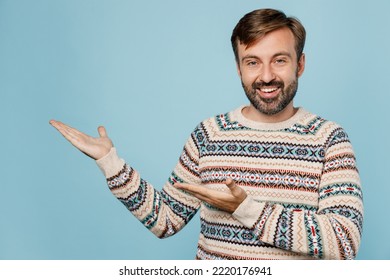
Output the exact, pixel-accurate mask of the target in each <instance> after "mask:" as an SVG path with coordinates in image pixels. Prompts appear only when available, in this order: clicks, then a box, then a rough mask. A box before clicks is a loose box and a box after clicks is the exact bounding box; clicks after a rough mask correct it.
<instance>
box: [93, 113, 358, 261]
mask: <svg viewBox="0 0 390 280" xmlns="http://www.w3.org/2000/svg"><path fill="white" fill-rule="evenodd" d="M242 108H243V106H242V107H240V108H237V109H236V110H234V111H232V112H229V113H227V114H221V115H218V116H216V117H213V118H209V119H207V120H205V121H203V122H202V123H200V124H199V125H198V126H197V127H196V128H195V130H194V131H193V132H192V134H191V136H190V137H189V139H188V141H187V142H186V144H185V146H184V148H183V152H182V153H181V156H180V158H179V161H178V163H177V165H176V167H175V168H174V170H173V172H172V174H171V175H170V177H169V179H168V181H167V182H166V184H165V185H164V187H163V189H162V190H161V191H158V190H156V189H154V188H153V186H152V185H151V184H150V183H148V182H146V181H145V180H143V179H142V178H141V177H140V174H139V173H138V172H137V171H136V170H135V169H133V168H132V167H130V166H129V165H128V164H127V163H125V161H124V160H122V159H120V158H119V157H118V155H117V153H116V150H115V148H112V150H111V151H110V153H109V154H107V155H106V156H105V157H104V158H102V159H100V160H98V161H97V164H98V166H99V167H100V169H101V170H102V171H103V173H104V175H105V176H106V178H107V182H108V186H109V188H110V190H111V192H112V193H113V194H114V195H115V196H116V197H117V198H118V199H119V200H120V201H121V202H122V203H123V204H124V205H125V206H126V208H127V209H128V210H130V211H131V212H132V213H133V214H134V216H135V217H136V218H138V219H139V220H140V221H141V223H142V224H144V226H145V227H147V228H148V229H149V230H150V231H152V232H153V233H154V234H155V235H156V236H158V237H159V238H165V237H169V236H171V235H173V234H175V233H177V232H178V231H179V230H180V229H181V228H183V227H184V226H185V225H186V224H187V223H188V222H189V221H190V220H191V218H192V217H193V216H194V215H195V214H196V212H197V211H198V210H199V209H200V222H201V229H200V236H199V241H198V249H197V254H196V258H197V259H313V258H314V259H353V258H355V257H356V254H357V251H358V248H359V244H360V239H361V234H362V225H363V202H362V191H361V187H360V180H359V175H358V170H357V168H356V162H355V156H354V152H353V150H352V146H351V144H350V141H349V139H348V136H347V134H346V133H345V131H344V130H343V129H342V128H341V127H340V126H338V125H337V124H335V123H333V122H330V121H327V120H325V119H323V118H321V117H318V116H316V115H313V114H312V113H309V112H307V111H305V110H304V109H303V108H299V109H298V111H297V113H296V114H295V115H294V116H293V117H292V118H290V119H288V120H286V121H284V122H280V123H259V122H254V121H251V120H248V119H246V118H245V117H244V116H243V115H242V113H241V111H242ZM227 177H230V178H232V179H233V180H234V181H235V182H236V184H237V185H238V186H240V187H241V188H243V189H244V190H245V191H246V192H247V194H248V196H247V198H246V199H245V200H244V201H243V202H242V204H241V205H240V206H239V207H238V208H237V210H236V211H235V212H234V213H233V214H229V213H226V212H224V211H221V210H219V209H217V208H215V207H213V206H212V205H209V204H207V203H204V202H202V201H200V200H198V199H197V198H195V197H193V196H191V195H189V194H188V193H185V192H183V191H180V190H178V189H176V188H175V187H174V186H173V184H174V183H175V182H186V183H191V184H195V185H203V186H207V187H208V188H210V189H216V190H221V191H228V190H227V187H226V186H225V185H224V182H225V180H226V178H227Z"/></svg>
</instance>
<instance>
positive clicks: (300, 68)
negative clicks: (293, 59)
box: [297, 53, 306, 77]
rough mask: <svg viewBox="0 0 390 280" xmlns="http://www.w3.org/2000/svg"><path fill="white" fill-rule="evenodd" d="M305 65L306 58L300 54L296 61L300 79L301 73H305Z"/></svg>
mask: <svg viewBox="0 0 390 280" xmlns="http://www.w3.org/2000/svg"><path fill="white" fill-rule="evenodd" d="M305 63H306V57H305V54H304V53H302V54H301V57H300V58H299V60H298V71H297V74H298V77H300V76H301V75H302V74H303V71H305Z"/></svg>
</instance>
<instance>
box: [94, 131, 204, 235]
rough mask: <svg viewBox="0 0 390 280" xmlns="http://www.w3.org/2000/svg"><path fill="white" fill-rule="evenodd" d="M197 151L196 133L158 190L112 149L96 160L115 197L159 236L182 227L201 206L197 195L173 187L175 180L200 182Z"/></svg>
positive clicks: (169, 233) (170, 233)
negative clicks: (161, 187)
mask: <svg viewBox="0 0 390 280" xmlns="http://www.w3.org/2000/svg"><path fill="white" fill-rule="evenodd" d="M198 162H199V152H198V146H197V142H196V137H195V132H193V133H192V134H191V137H190V138H189V139H188V141H187V142H186V144H185V146H184V148H183V151H182V153H181V155H180V158H179V161H178V163H177V165H176V167H175V168H174V170H173V172H172V173H171V176H170V177H169V178H168V180H167V182H166V183H165V185H164V187H163V189H162V190H161V191H158V190H156V189H155V188H154V187H153V186H152V185H151V184H150V183H148V182H147V181H145V180H144V179H142V178H141V177H140V174H139V173H138V172H137V171H136V170H135V169H133V168H132V167H131V166H129V165H128V164H127V163H126V162H125V161H124V160H123V159H121V158H119V157H118V155H117V152H116V149H115V148H112V149H111V151H110V152H109V153H108V154H107V155H106V156H105V157H103V158H102V159H99V160H97V161H96V163H97V165H98V166H99V168H100V169H101V170H102V172H103V174H104V175H105V177H106V179H107V183H108V187H109V189H110V190H111V192H112V193H113V194H114V196H115V197H116V198H117V199H118V200H119V201H120V202H122V203H123V205H124V206H125V207H126V208H127V209H128V210H129V211H130V212H131V213H132V214H133V215H134V216H135V217H136V218H137V219H138V220H139V221H140V222H141V223H142V224H143V225H144V226H145V227H146V228H148V229H149V230H150V231H151V232H153V233H154V234H155V235H156V236H157V237H159V238H165V237H169V236H171V235H173V234H175V233H176V232H178V231H179V230H180V229H182V228H183V227H184V226H185V225H186V224H187V223H188V222H189V221H190V220H191V218H192V217H193V216H194V215H195V214H196V212H197V211H198V209H199V207H200V202H199V200H198V199H197V198H194V197H193V196H190V195H188V194H186V193H184V192H183V191H180V190H178V189H177V188H175V187H173V184H174V183H175V182H187V183H191V184H200V179H199V172H198Z"/></svg>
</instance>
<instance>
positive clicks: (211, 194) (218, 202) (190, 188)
mask: <svg viewBox="0 0 390 280" xmlns="http://www.w3.org/2000/svg"><path fill="white" fill-rule="evenodd" d="M225 184H226V186H227V187H228V188H229V191H228V192H224V191H217V190H212V189H209V188H206V187H203V186H197V185H191V184H185V183H176V184H175V187H176V188H178V189H180V190H183V191H186V192H188V193H190V194H192V195H193V196H195V197H196V198H198V199H200V200H202V201H204V202H206V203H208V204H211V205H213V206H215V207H217V208H219V209H221V210H223V211H226V212H229V213H233V212H234V211H236V209H237V207H238V206H239V205H240V204H241V203H242V202H243V201H244V200H245V198H246V197H247V194H246V192H245V191H244V190H243V189H242V188H240V187H239V186H237V185H236V184H235V183H234V181H233V180H232V179H230V178H229V179H227V180H226V182H225Z"/></svg>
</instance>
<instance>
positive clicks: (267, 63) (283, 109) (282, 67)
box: [237, 28, 305, 122]
mask: <svg viewBox="0 0 390 280" xmlns="http://www.w3.org/2000/svg"><path fill="white" fill-rule="evenodd" d="M304 67H305V56H304V54H302V55H301V57H300V58H299V60H298V58H297V54H296V50H295V39H294V36H293V34H292V32H291V31H290V30H289V29H288V28H280V29H277V30H275V31H272V32H270V33H268V34H266V35H265V36H264V37H262V38H261V39H259V40H258V41H257V42H256V43H255V44H253V45H252V46H250V47H248V48H247V47H246V46H245V45H243V44H239V45H238V62H237V69H238V74H239V75H240V77H241V83H242V85H243V88H244V90H245V93H246V95H247V97H248V99H249V100H250V102H251V105H250V107H249V108H248V110H247V112H246V114H247V116H248V117H249V118H251V119H254V120H264V119H267V121H269V122H273V121H275V122H276V121H282V120H285V119H288V118H289V117H291V116H292V115H293V114H294V107H293V98H294V96H295V94H296V91H297V88H298V78H299V77H300V76H301V75H302V73H303V71H304Z"/></svg>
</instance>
